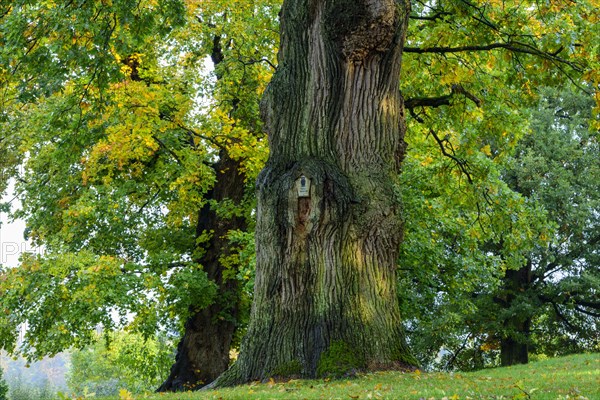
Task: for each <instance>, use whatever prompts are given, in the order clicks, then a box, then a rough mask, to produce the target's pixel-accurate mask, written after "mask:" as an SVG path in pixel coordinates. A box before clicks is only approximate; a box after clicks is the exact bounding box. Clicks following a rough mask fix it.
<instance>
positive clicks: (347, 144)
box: [211, 0, 416, 386]
mask: <svg viewBox="0 0 600 400" xmlns="http://www.w3.org/2000/svg"><path fill="white" fill-rule="evenodd" d="M408 14H409V4H408V2H404V3H402V2H400V3H397V2H396V1H395V0H335V1H334V0H328V1H324V0H287V1H285V2H284V6H283V8H282V12H281V26H282V36H281V47H280V48H281V50H280V54H279V56H280V60H279V61H280V64H279V67H278V70H277V73H276V74H275V76H274V78H273V81H272V82H271V84H270V86H269V89H268V90H267V93H266V94H265V97H264V99H263V104H262V112H263V118H264V119H265V122H266V128H267V132H268V134H269V140H270V147H271V153H270V158H269V161H268V163H267V165H266V167H265V169H264V170H263V171H262V173H261V175H260V176H259V178H258V181H257V189H258V210H257V227H256V243H257V272H256V283H255V292H254V303H253V308H252V313H251V317H250V324H249V327H248V333H247V335H246V337H245V339H244V341H243V343H242V348H241V352H240V356H239V358H238V361H237V362H236V364H234V366H233V367H232V368H230V369H229V370H228V371H227V372H226V373H225V374H224V375H222V376H221V377H220V378H219V379H218V380H217V381H216V382H215V383H214V384H213V385H211V386H220V385H231V384H238V383H243V382H247V381H251V380H257V379H258V380H261V379H265V378H268V377H272V376H276V377H292V376H299V377H315V376H325V375H339V374H344V373H351V372H353V371H356V370H367V369H394V368H404V367H407V366H413V365H415V364H416V361H415V359H414V358H413V357H412V356H411V354H410V353H409V351H408V349H407V346H406V343H405V337H404V332H403V330H402V325H401V319H400V313H399V307H398V301H397V293H396V263H397V261H398V247H399V244H400V241H401V238H402V224H401V219H400V215H399V213H400V210H399V207H398V202H397V196H396V195H395V193H394V181H395V179H396V177H397V174H398V173H399V167H400V163H401V160H402V157H403V154H404V150H405V144H404V141H403V136H404V130H405V125H404V112H403V104H402V98H401V96H400V93H399V76H400V65H401V54H402V46H403V41H404V35H405V31H406V23H407V18H408Z"/></svg>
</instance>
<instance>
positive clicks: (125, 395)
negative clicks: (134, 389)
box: [119, 389, 134, 400]
mask: <svg viewBox="0 0 600 400" xmlns="http://www.w3.org/2000/svg"><path fill="white" fill-rule="evenodd" d="M119 399H120V400H134V399H133V396H132V395H131V392H129V390H127V389H121V390H119Z"/></svg>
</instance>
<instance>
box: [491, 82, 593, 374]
mask: <svg viewBox="0 0 600 400" xmlns="http://www.w3.org/2000/svg"><path fill="white" fill-rule="evenodd" d="M592 107H593V102H592V99H590V98H589V97H586V96H581V95H578V94H574V93H570V92H567V91H564V90H563V91H558V90H554V91H553V90H546V91H543V92H542V99H541V101H540V104H539V106H538V108H537V110H535V112H534V115H533V120H532V127H531V128H532V134H531V135H528V136H527V137H526V138H524V139H523V140H522V141H521V143H520V144H519V146H518V148H517V152H516V154H515V155H514V156H513V157H512V158H511V159H510V160H509V163H508V166H507V168H506V170H505V172H504V178H503V179H504V180H505V181H507V183H508V184H509V186H510V187H511V188H512V189H513V190H515V191H516V192H518V193H521V194H522V195H523V196H525V197H526V199H527V200H528V201H530V202H535V203H537V204H539V206H540V207H543V208H544V209H545V210H546V212H547V219H548V221H549V223H550V224H551V226H553V227H554V229H553V230H552V231H551V236H550V238H549V240H548V242H547V243H544V244H543V245H542V246H536V247H534V248H533V249H532V250H531V251H530V253H529V254H527V256H526V260H525V262H524V263H523V264H522V266H521V268H519V269H517V270H507V271H506V273H505V276H504V279H503V285H502V287H501V288H500V289H499V291H498V292H497V293H496V294H495V298H494V301H495V303H497V304H498V305H499V306H500V307H501V308H500V310H499V311H496V312H495V313H496V315H497V318H498V322H499V323H502V324H503V328H504V329H502V330H501V332H502V333H501V334H500V346H501V362H502V365H512V364H515V363H526V362H527V361H528V353H529V345H530V344H534V346H535V343H534V342H533V341H532V338H531V336H532V334H535V332H537V334H538V335H539V336H538V338H539V339H538V340H539V342H538V343H539V345H540V347H541V348H543V347H545V346H544V345H543V343H544V342H545V341H547V343H552V342H553V341H556V340H557V339H558V340H559V343H560V341H562V340H564V339H565V335H564V334H563V335H561V334H560V333H559V332H569V335H570V336H571V339H570V340H567V343H564V342H563V343H562V346H564V347H563V351H567V352H568V351H569V350H567V349H568V348H570V347H572V346H569V345H568V343H569V342H579V343H582V344H583V347H584V348H585V347H586V345H587V346H589V345H590V344H592V346H593V344H594V341H596V342H597V340H598V332H599V331H598V326H597V323H598V317H600V313H598V309H600V298H599V297H598V289H599V288H600V286H599V282H600V281H599V279H598V278H599V275H598V273H599V269H598V264H597V254H596V253H597V249H598V246H599V244H600V236H599V230H598V229H599V226H600V223H599V221H598V216H599V211H600V208H599V207H600V203H599V200H600V199H599V197H598V195H599V193H600V190H599V189H600V184H599V183H598V182H600V174H599V173H600V165H599V164H598V162H597V160H598V158H599V157H600V153H599V150H600V149H599V146H598V130H597V129H595V130H594V129H590V120H591V118H592V115H591V110H592ZM542 321H544V324H548V325H550V326H553V327H554V329H555V332H554V333H553V334H552V336H555V339H554V340H551V339H550V338H549V337H547V336H546V335H548V333H549V332H548V331H546V332H544V329H541V328H542V327H541V326H540V325H538V323H539V322H542ZM536 325H537V326H536ZM538 326H539V327H538ZM554 329H553V330H554ZM542 332H544V333H542ZM542 338H544V339H542ZM559 338H562V339H559ZM540 339H541V340H540ZM596 344H597V343H596ZM547 350H549V349H547ZM547 350H546V351H547ZM557 350H558V349H555V350H554V352H555V351H557ZM563 354H564V353H563Z"/></svg>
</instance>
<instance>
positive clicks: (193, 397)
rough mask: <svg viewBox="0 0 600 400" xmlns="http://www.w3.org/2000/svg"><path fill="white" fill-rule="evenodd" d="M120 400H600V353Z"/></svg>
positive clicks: (264, 384) (122, 397)
mask: <svg viewBox="0 0 600 400" xmlns="http://www.w3.org/2000/svg"><path fill="white" fill-rule="evenodd" d="M113 399H114V398H113ZM121 399H122V400H131V399H133V400H138V399H154V400H158V399H161V400H200V399H211V400H212V399H214V400H217V399H223V400H229V399H346V400H349V399H427V400H428V399H436V400H441V399H444V400H451V399H552V400H556V399H579V400H584V399H589V400H600V354H598V353H596V354H583V355H575V356H569V357H561V358H554V359H548V360H544V361H539V362H535V363H531V364H529V365H519V366H514V367H508V368H495V369H486V370H483V371H478V372H471V373H423V372H420V371H417V372H412V373H400V372H378V373H372V374H365V375H362V376H360V377H359V378H356V379H343V380H331V381H326V380H303V381H299V380H297V381H290V382H287V383H274V382H271V383H261V384H259V383H253V384H250V385H245V386H240V387H236V388H231V389H221V390H212V391H205V392H189V393H175V394H149V395H135V396H128V395H123V396H121Z"/></svg>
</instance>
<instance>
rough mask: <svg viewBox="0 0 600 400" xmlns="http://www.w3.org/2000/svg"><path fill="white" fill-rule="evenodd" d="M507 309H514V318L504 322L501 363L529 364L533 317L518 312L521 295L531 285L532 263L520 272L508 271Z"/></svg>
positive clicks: (506, 280) (506, 286) (506, 275)
mask: <svg viewBox="0 0 600 400" xmlns="http://www.w3.org/2000/svg"><path fill="white" fill-rule="evenodd" d="M503 283H504V291H505V293H506V300H505V301H504V302H503V304H504V306H505V307H506V308H514V309H516V310H515V311H513V312H512V313H511V314H512V317H511V318H508V319H506V320H505V321H504V328H505V333H504V334H503V336H502V337H501V338H500V363H501V365H502V366H503V367H506V366H509V365H516V364H527V363H528V362H529V345H528V340H529V335H530V333H531V332H530V331H531V316H530V315H529V314H523V312H522V311H521V312H517V311H518V308H519V304H516V302H517V301H518V299H519V294H522V293H525V292H526V291H527V290H528V289H529V285H530V284H531V263H530V262H528V263H527V264H526V265H525V266H523V267H522V268H521V269H519V270H507V271H506V274H505V276H504V282H503Z"/></svg>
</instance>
